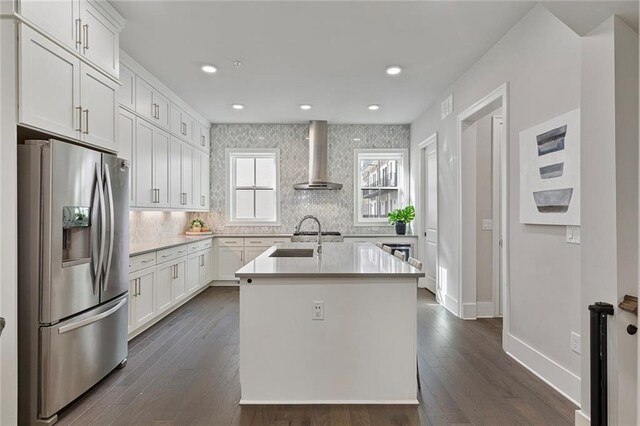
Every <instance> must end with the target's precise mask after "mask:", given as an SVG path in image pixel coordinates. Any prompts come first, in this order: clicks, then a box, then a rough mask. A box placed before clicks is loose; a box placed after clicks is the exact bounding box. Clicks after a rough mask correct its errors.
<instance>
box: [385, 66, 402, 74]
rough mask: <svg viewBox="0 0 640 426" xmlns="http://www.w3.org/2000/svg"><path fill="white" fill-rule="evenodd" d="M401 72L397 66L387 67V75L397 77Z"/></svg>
mask: <svg viewBox="0 0 640 426" xmlns="http://www.w3.org/2000/svg"><path fill="white" fill-rule="evenodd" d="M401 72H402V68H400V67H399V66H398V65H391V66H390V67H387V74H389V75H398V74H400V73H401Z"/></svg>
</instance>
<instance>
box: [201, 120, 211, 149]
mask: <svg viewBox="0 0 640 426" xmlns="http://www.w3.org/2000/svg"><path fill="white" fill-rule="evenodd" d="M198 128H199V130H200V139H199V140H198V144H199V146H200V148H202V149H203V150H205V151H207V152H209V147H210V146H211V143H210V140H209V139H210V137H211V135H210V133H209V131H210V130H209V128H208V127H205V126H203V125H202V124H200V123H198Z"/></svg>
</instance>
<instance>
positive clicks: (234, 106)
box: [231, 104, 244, 109]
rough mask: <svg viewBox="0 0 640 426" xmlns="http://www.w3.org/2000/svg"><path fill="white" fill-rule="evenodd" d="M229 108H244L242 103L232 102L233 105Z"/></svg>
mask: <svg viewBox="0 0 640 426" xmlns="http://www.w3.org/2000/svg"><path fill="white" fill-rule="evenodd" d="M231 108H233V109H244V105H242V104H233V105H231Z"/></svg>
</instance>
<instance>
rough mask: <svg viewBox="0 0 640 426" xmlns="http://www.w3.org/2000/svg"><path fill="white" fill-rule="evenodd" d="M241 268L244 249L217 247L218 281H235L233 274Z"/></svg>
mask: <svg viewBox="0 0 640 426" xmlns="http://www.w3.org/2000/svg"><path fill="white" fill-rule="evenodd" d="M242 266H244V247H226V246H220V247H218V275H217V278H218V280H220V281H235V280H237V278H236V276H235V273H236V271H237V270H238V269H240V268H242Z"/></svg>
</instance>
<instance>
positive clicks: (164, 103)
mask: <svg viewBox="0 0 640 426" xmlns="http://www.w3.org/2000/svg"><path fill="white" fill-rule="evenodd" d="M153 103H154V104H155V105H156V120H157V122H158V125H159V126H162V127H164V128H165V129H168V128H169V99H167V98H165V97H164V96H162V95H161V94H160V93H159V92H158V91H155V90H154V92H153Z"/></svg>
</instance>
